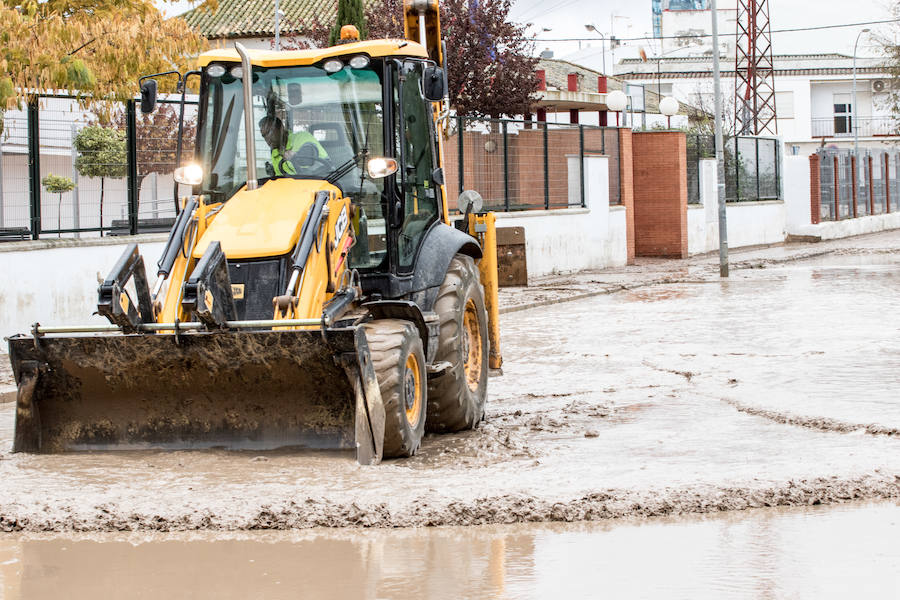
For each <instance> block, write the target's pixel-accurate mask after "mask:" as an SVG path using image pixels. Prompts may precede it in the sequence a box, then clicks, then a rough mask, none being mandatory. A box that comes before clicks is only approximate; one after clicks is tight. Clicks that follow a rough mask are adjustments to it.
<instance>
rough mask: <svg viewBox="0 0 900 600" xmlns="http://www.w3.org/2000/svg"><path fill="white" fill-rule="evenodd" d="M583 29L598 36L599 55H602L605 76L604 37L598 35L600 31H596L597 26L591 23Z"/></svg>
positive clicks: (600, 34)
mask: <svg viewBox="0 0 900 600" xmlns="http://www.w3.org/2000/svg"><path fill="white" fill-rule="evenodd" d="M584 28H585V29H587V30H588V31H593V32H594V33H596V34H597V35H599V36H600V54H602V55H603V74H604V75H606V36H605V35H603V34H602V33H600V30H598V29H597V26H596V25H594V24H593V23H588V24H586V25H585V26H584Z"/></svg>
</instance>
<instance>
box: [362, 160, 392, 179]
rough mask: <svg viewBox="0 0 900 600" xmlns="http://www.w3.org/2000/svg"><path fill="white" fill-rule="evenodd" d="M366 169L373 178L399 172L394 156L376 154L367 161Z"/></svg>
mask: <svg viewBox="0 0 900 600" xmlns="http://www.w3.org/2000/svg"><path fill="white" fill-rule="evenodd" d="M366 171H368V173H369V177H371V178H372V179H381V178H382V177H387V176H388V175H392V174H394V173H396V172H397V161H396V160H394V159H393V158H384V157H383V156H375V157H372V158H370V159H369V162H367V163H366Z"/></svg>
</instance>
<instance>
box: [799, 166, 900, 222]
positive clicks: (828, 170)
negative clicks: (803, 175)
mask: <svg viewBox="0 0 900 600" xmlns="http://www.w3.org/2000/svg"><path fill="white" fill-rule="evenodd" d="M816 154H817V155H818V157H819V190H820V214H819V219H820V221H839V220H841V219H853V218H856V217H865V216H868V215H880V214H884V213H889V212H892V211H893V212H896V211H897V210H900V184H898V170H900V151H897V150H871V149H860V150H859V152H858V153H855V152H854V151H853V150H839V149H835V148H819V149H818V150H817V152H816ZM854 175H855V176H854Z"/></svg>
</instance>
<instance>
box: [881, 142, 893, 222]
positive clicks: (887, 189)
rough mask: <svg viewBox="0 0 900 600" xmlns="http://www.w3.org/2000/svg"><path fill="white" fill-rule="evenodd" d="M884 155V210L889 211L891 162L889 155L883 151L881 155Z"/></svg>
mask: <svg viewBox="0 0 900 600" xmlns="http://www.w3.org/2000/svg"><path fill="white" fill-rule="evenodd" d="M881 156H882V157H884V161H883V162H884V210H885V212H887V213H890V212H891V163H890V155H889V154H888V153H887V152H885V153H884V154H882V155H881Z"/></svg>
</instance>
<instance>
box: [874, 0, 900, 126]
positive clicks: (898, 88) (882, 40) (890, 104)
mask: <svg viewBox="0 0 900 600" xmlns="http://www.w3.org/2000/svg"><path fill="white" fill-rule="evenodd" d="M891 14H892V16H893V17H894V18H895V19H900V2H895V3H894V6H893V8H892V9H891ZM871 36H872V38H873V39H874V40H875V42H876V43H877V44H878V45H879V46H881V51H882V53H883V54H884V56H885V61H884V65H885V67H886V69H887V72H888V74H889V75H890V86H889V88H890V89H889V91H888V94H887V99H886V101H885V102H884V103H883V105H882V106H880V108H884V109H888V110H889V111H890V112H891V113H892V114H893V115H894V122H895V125H898V126H900V44H898V43H897V40H898V38H900V23H894V24H893V25H892V26H891V30H890V34H888V35H884V34H874V33H873V34H871Z"/></svg>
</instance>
